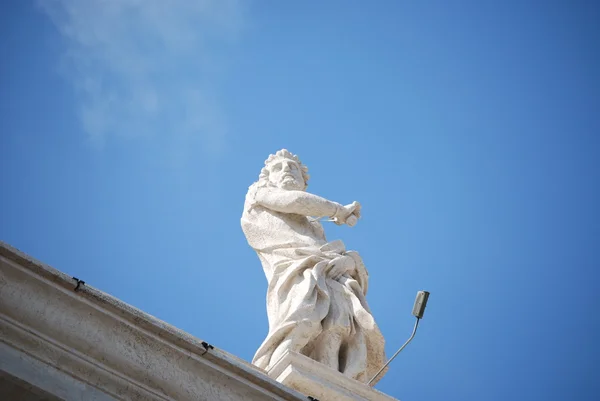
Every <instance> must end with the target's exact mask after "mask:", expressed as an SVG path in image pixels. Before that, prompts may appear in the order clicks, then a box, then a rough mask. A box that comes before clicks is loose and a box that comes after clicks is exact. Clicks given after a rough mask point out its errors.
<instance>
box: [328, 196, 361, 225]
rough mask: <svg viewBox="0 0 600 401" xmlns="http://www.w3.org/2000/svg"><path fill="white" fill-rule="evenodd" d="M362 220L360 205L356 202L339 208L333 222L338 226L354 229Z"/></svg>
mask: <svg viewBox="0 0 600 401" xmlns="http://www.w3.org/2000/svg"><path fill="white" fill-rule="evenodd" d="M359 218H360V203H358V202H356V201H354V202H352V203H351V204H349V205H346V206H342V207H341V208H338V211H337V212H336V214H335V216H333V221H334V222H335V224H337V225H338V226H341V225H342V224H347V225H349V226H350V227H353V226H354V225H355V224H356V223H357V222H358V219H359Z"/></svg>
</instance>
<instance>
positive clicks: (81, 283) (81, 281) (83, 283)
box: [73, 277, 85, 292]
mask: <svg viewBox="0 0 600 401" xmlns="http://www.w3.org/2000/svg"><path fill="white" fill-rule="evenodd" d="M73 280H75V281H77V285H76V286H75V288H74V289H73V291H75V292H77V291H79V287H80V286H81V285H85V281H83V280H79V279H78V278H77V277H73Z"/></svg>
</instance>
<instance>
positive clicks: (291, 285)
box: [241, 149, 385, 382]
mask: <svg viewBox="0 0 600 401" xmlns="http://www.w3.org/2000/svg"><path fill="white" fill-rule="evenodd" d="M308 178H309V176H308V169H307V168H306V166H304V165H303V164H302V163H301V161H300V159H299V158H298V157H297V156H295V155H293V154H291V153H290V152H288V151H287V150H285V149H283V150H280V151H278V152H277V153H276V154H274V155H270V156H269V158H268V159H267V160H266V161H265V166H264V168H263V169H262V171H261V173H260V176H259V180H258V181H257V182H255V183H254V184H252V186H250V188H249V190H248V193H247V195H246V201H245V204H244V211H243V215H242V219H241V224H242V229H243V231H244V234H245V235H246V238H247V240H248V243H249V245H250V246H251V247H252V248H253V249H254V250H255V251H256V252H257V254H258V257H259V259H260V261H261V263H262V266H263V269H264V272H265V275H266V277H267V280H268V289H267V313H268V316H269V333H268V335H267V338H266V339H265V341H264V342H263V344H262V345H261V346H260V348H259V349H258V351H257V352H256V355H255V357H254V360H253V363H254V364H255V365H257V366H259V367H261V368H263V369H266V370H269V369H271V368H272V367H273V365H274V363H276V362H277V361H278V360H279V359H281V357H282V356H283V355H284V354H285V353H286V352H290V351H291V352H297V353H300V354H303V355H306V356H309V357H310V358H312V359H314V360H316V361H318V362H320V363H322V364H324V365H326V366H328V367H330V368H332V369H334V370H336V371H339V372H342V373H343V374H344V375H346V376H348V377H350V378H352V379H356V380H358V381H362V382H366V381H368V380H369V379H370V378H371V377H372V376H373V375H374V374H375V373H376V372H377V371H378V370H379V368H381V366H383V364H384V363H385V353H384V339H383V336H382V335H381V332H380V331H379V328H378V326H377V324H376V323H375V320H374V318H373V316H372V315H371V312H370V309H369V306H368V304H367V300H366V293H367V287H368V278H369V277H368V273H367V270H366V268H365V266H364V264H363V261H362V259H361V257H360V256H359V254H358V253H357V252H355V251H347V250H346V249H345V246H344V244H343V243H342V241H339V240H338V241H332V242H329V241H328V240H327V239H326V237H325V232H324V230H323V226H322V225H321V223H320V221H319V219H321V218H328V219H330V220H331V221H333V222H334V223H336V224H338V225H343V224H346V225H348V226H354V225H355V224H356V223H357V222H358V219H359V218H360V212H361V208H360V204H359V203H358V202H352V203H350V204H347V205H345V206H344V205H342V204H340V203H337V202H333V201H330V200H328V199H325V198H322V197H320V196H317V195H314V194H311V193H309V192H307V191H306V189H307V185H308Z"/></svg>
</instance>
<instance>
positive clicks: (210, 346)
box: [202, 341, 215, 355]
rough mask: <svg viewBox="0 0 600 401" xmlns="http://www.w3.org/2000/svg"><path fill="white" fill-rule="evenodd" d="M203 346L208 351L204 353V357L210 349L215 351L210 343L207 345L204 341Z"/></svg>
mask: <svg viewBox="0 0 600 401" xmlns="http://www.w3.org/2000/svg"><path fill="white" fill-rule="evenodd" d="M202 346H203V347H204V349H205V350H206V351H204V353H203V354H202V355H204V354H206V353H207V352H208V350H209V349H215V347H213V346H212V345H210V344H209V343H207V342H206V341H202Z"/></svg>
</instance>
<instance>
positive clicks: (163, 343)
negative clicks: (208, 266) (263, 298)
mask: <svg viewBox="0 0 600 401" xmlns="http://www.w3.org/2000/svg"><path fill="white" fill-rule="evenodd" d="M82 278H83V279H85V277H82ZM75 284H76V282H75V280H73V278H72V277H70V276H68V275H66V274H64V273H62V272H60V271H58V270H56V269H54V268H52V267H50V266H48V265H46V264H43V263H41V262H39V261H37V260H35V259H33V258H31V257H29V256H28V255H26V254H24V253H22V252H20V251H18V250H16V249H14V248H12V247H10V246H9V245H6V244H4V243H2V242H0V342H1V343H2V347H0V360H3V361H4V360H6V358H7V357H8V356H9V355H12V354H15V355H21V357H22V359H23V360H25V359H27V360H31V361H32V362H31V363H30V364H29V365H28V366H29V367H28V369H30V371H29V373H31V372H32V371H31V369H33V368H32V366H38V364H41V365H40V366H45V367H46V368H45V369H47V371H49V370H52V369H54V370H55V371H56V372H62V373H61V374H64V375H68V376H70V377H72V378H73V379H75V380H76V381H77V382H78V383H80V385H81V386H83V387H81V388H84V387H85V386H88V387H89V388H93V391H97V392H99V393H102V394H105V395H106V396H107V397H108V399H111V400H112V399H115V400H132V401H133V400H135V401H142V400H144V401H149V400H157V401H158V400H160V401H164V400H173V401H174V400H178V401H179V400H181V401H184V400H207V401H209V400H210V401H212V400H227V401H233V400H236V401H237V400H242V399H243V400H254V401H262V400H266V399H268V400H279V401H305V400H306V397H305V396H303V395H302V394H300V393H299V392H297V391H295V390H292V389H290V388H287V387H285V386H284V385H282V384H280V383H278V382H277V381H275V380H273V379H272V378H270V377H268V376H267V375H266V374H265V373H264V372H263V371H262V370H261V369H258V368H256V367H255V366H253V365H251V364H249V363H248V362H245V361H243V360H241V359H239V358H237V357H235V356H234V355H231V354H229V353H227V352H225V351H223V350H220V349H217V348H210V349H207V348H205V346H204V343H203V342H202V341H201V340H200V339H198V338H195V337H193V336H191V335H189V334H187V333H185V332H183V331H181V330H179V329H177V328H175V327H173V326H171V325H169V324H167V323H165V322H163V321H161V320H159V319H156V318H155V317H153V316H151V315H149V314H147V313H145V312H143V311H141V310H139V309H136V308H133V307H132V306H130V305H127V304H125V303H124V302H122V301H120V300H118V299H116V298H114V297H112V296H110V295H108V294H105V293H103V292H102V291H99V290H97V289H95V288H93V287H91V286H89V285H88V284H85V285H81V286H80V287H79V288H78V289H77V291H75ZM36 361H37V362H36ZM2 369H3V370H5V371H6V373H7V374H10V375H12V376H14V377H16V378H18V379H21V380H25V379H27V378H26V377H25V376H23V374H21V373H22V372H18V371H16V370H15V366H14V364H11V365H10V366H8V365H7V366H4V365H2ZM42 371H44V369H42ZM59 376H60V375H59V374H58V373H57V375H55V377H54V379H53V381H52V383H50V384H49V385H48V386H46V387H44V389H45V390H47V391H50V390H52V388H53V387H54V389H57V388H58V387H59V386H62V384H61V382H60V381H59V380H58V379H57V378H58V377H59ZM61 377H62V376H61ZM48 379H49V377H48ZM69 391H71V392H70V393H69V397H67V399H73V400H75V399H86V398H85V397H84V398H79V396H76V395H75V393H76V391H79V390H77V388H76V386H74V385H73V386H71V387H70V388H69ZM86 391H88V393H87V394H86V397H87V396H89V395H90V394H89V390H86ZM51 393H52V392H51ZM53 394H57V393H53ZM63 398H64V397H63ZM87 399H92V398H89V397H88V398H87Z"/></svg>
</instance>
